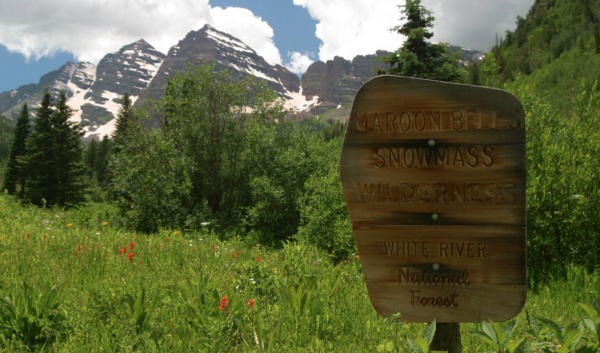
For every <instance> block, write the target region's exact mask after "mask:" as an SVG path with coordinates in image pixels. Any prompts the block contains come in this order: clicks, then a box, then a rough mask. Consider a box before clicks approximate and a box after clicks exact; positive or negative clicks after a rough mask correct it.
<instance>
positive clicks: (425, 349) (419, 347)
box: [408, 319, 436, 353]
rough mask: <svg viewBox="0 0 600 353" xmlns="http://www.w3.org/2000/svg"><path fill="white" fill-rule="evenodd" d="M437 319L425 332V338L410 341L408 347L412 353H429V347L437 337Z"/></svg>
mask: <svg viewBox="0 0 600 353" xmlns="http://www.w3.org/2000/svg"><path fill="white" fill-rule="evenodd" d="M435 322H436V321H435V319H433V321H432V322H431V323H430V324H429V325H427V327H426V328H425V330H423V336H422V337H421V338H417V339H415V340H412V339H410V338H409V339H408V347H409V349H410V352H411V353H429V345H430V344H431V341H433V336H434V335H435Z"/></svg>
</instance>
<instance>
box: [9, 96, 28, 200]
mask: <svg viewBox="0 0 600 353" xmlns="http://www.w3.org/2000/svg"><path fill="white" fill-rule="evenodd" d="M30 132H31V125H30V124H29V110H28V109H27V103H23V107H22V108H21V113H20V114H19V117H18V118H17V126H16V127H15V135H14V137H13V140H12V143H11V146H10V156H9V159H8V161H7V163H6V169H5V170H4V181H3V183H2V190H8V193H10V194H13V195H14V194H15V193H16V191H17V185H19V186H20V191H19V196H20V197H23V196H24V194H25V176H26V175H27V174H26V171H25V170H24V166H23V163H22V161H20V160H19V158H22V157H23V156H25V151H26V150H25V141H27V137H28V136H29V133H30Z"/></svg>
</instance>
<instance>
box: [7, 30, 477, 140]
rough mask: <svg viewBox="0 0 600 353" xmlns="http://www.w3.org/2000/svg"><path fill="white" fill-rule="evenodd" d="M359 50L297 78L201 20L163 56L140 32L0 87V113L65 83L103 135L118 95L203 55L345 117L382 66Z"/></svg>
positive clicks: (162, 80)
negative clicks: (114, 46) (90, 58)
mask: <svg viewBox="0 0 600 353" xmlns="http://www.w3.org/2000/svg"><path fill="white" fill-rule="evenodd" d="M449 49H450V51H451V52H455V51H462V53H463V60H462V62H465V63H466V62H467V61H468V60H469V59H472V60H473V61H475V62H479V61H481V59H482V57H483V55H484V54H483V52H478V51H475V50H471V49H468V48H461V47H456V46H449ZM387 54H388V53H387V52H384V51H378V52H377V53H376V54H375V55H365V56H363V55H358V56H356V57H355V58H354V59H352V61H350V60H346V59H344V58H341V57H335V58H334V59H333V60H328V61H327V62H320V61H317V62H314V63H312V64H311V65H310V66H309V67H308V70H307V71H306V73H304V75H303V76H302V80H300V79H299V78H298V76H296V75H295V74H293V73H292V72H291V71H289V70H288V69H287V68H285V67H283V66H281V65H270V64H269V63H267V62H266V61H265V60H264V58H263V57H261V56H260V55H258V54H257V53H256V51H254V49H252V48H250V47H249V46H248V45H246V44H245V43H243V42H242V41H240V40H239V39H237V38H235V37H233V36H231V35H229V34H227V33H225V32H221V31H218V30H217V29H215V28H214V27H212V26H210V25H205V26H204V27H203V28H201V29H200V30H197V31H191V32H189V33H188V34H187V35H186V36H185V38H183V39H182V40H180V41H179V43H177V45H174V46H173V47H171V49H170V50H169V52H168V54H167V55H164V54H162V53H160V52H158V51H157V50H155V49H154V48H153V47H152V46H151V45H150V44H149V43H147V42H146V41H144V40H143V39H141V40H139V41H137V42H134V43H131V44H129V45H126V46H124V47H122V48H121V49H120V50H119V51H118V52H115V53H111V54H107V55H106V56H104V58H103V59H102V60H101V61H100V63H98V67H96V66H95V65H94V64H92V63H88V62H80V63H78V64H74V63H72V62H68V63H66V64H65V65H63V66H62V67H61V68H60V69H58V70H56V71H52V72H50V73H48V74H46V75H44V76H43V77H42V78H41V79H40V82H39V83H38V84H30V85H25V86H21V87H19V88H18V89H16V90H13V91H8V92H3V93H0V114H2V115H4V116H5V117H8V118H10V119H12V120H15V119H16V117H17V115H18V113H19V111H20V108H21V105H22V104H23V102H24V101H27V102H28V104H29V107H30V108H35V107H36V106H37V105H38V104H39V102H40V100H41V94H42V91H43V89H44V87H48V89H49V90H50V92H51V93H52V94H54V95H56V96H57V95H58V92H60V90H65V91H66V92H67V96H68V97H69V100H68V101H67V103H68V104H69V105H70V106H71V107H72V108H73V109H75V114H74V115H73V118H72V119H73V120H74V121H78V122H82V123H83V124H84V126H85V131H86V135H85V136H86V137H87V138H97V139H101V138H102V137H103V136H105V135H109V136H110V134H112V132H113V131H114V129H115V122H116V116H117V112H118V110H119V105H120V103H121V99H122V97H123V94H124V93H125V92H128V93H129V95H130V97H131V99H132V101H133V102H134V103H135V102H136V101H137V104H136V105H137V106H139V105H140V104H143V103H144V102H145V101H146V100H147V99H149V98H151V99H160V98H161V97H162V96H163V95H164V94H165V90H166V87H167V82H168V78H169V77H173V76H174V75H175V73H176V72H178V71H179V72H183V71H185V70H186V65H187V64H189V63H194V62H198V61H202V60H206V61H212V62H214V63H215V64H216V70H224V69H227V70H229V71H231V72H232V73H233V74H234V75H235V76H238V77H245V76H248V75H254V76H256V77H258V78H260V79H263V80H265V81H266V82H267V83H268V84H269V85H270V86H271V87H272V88H273V89H274V90H275V92H277V93H278V94H279V95H280V96H281V97H283V98H285V99H286V100H287V106H288V107H289V108H292V109H293V111H294V112H295V117H294V116H292V117H291V118H303V117H305V116H307V115H308V116H317V115H318V116H321V117H325V118H340V119H342V120H345V119H346V118H347V117H348V115H349V113H350V108H351V104H352V101H353V100H354V96H355V95H356V92H357V91H358V89H359V88H360V87H361V86H362V84H363V83H364V82H366V81H368V80H369V79H371V78H373V77H375V74H374V73H373V68H375V67H382V66H383V63H381V62H377V61H376V59H377V57H381V56H385V55H387Z"/></svg>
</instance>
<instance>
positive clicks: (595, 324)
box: [577, 297, 600, 343]
mask: <svg viewBox="0 0 600 353" xmlns="http://www.w3.org/2000/svg"><path fill="white" fill-rule="evenodd" d="M577 304H578V305H579V306H580V307H581V308H582V309H583V310H585V312H586V313H587V314H588V317H587V318H584V319H583V324H584V325H585V327H586V328H587V329H588V330H590V331H591V332H592V333H594V334H595V335H596V339H597V343H600V333H599V332H598V330H600V317H599V315H600V297H598V298H596V300H594V303H593V304H592V306H589V305H587V304H583V303H577Z"/></svg>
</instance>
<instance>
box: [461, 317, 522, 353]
mask: <svg viewBox="0 0 600 353" xmlns="http://www.w3.org/2000/svg"><path fill="white" fill-rule="evenodd" d="M518 325H519V318H518V317H517V318H515V319H513V320H511V321H509V322H507V323H506V324H504V325H503V326H502V325H500V323H497V322H493V321H492V320H490V321H489V322H483V323H481V331H479V330H475V331H468V333H470V334H472V335H475V336H478V337H480V338H483V340H484V341H486V342H488V343H489V344H491V345H492V346H494V348H496V349H497V351H498V352H501V353H524V352H533V350H532V348H531V346H530V342H529V341H528V340H526V339H525V337H522V338H521V339H518V340H515V341H513V340H511V338H512V336H513V334H514V332H515V329H516V328H517V326H518Z"/></svg>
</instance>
